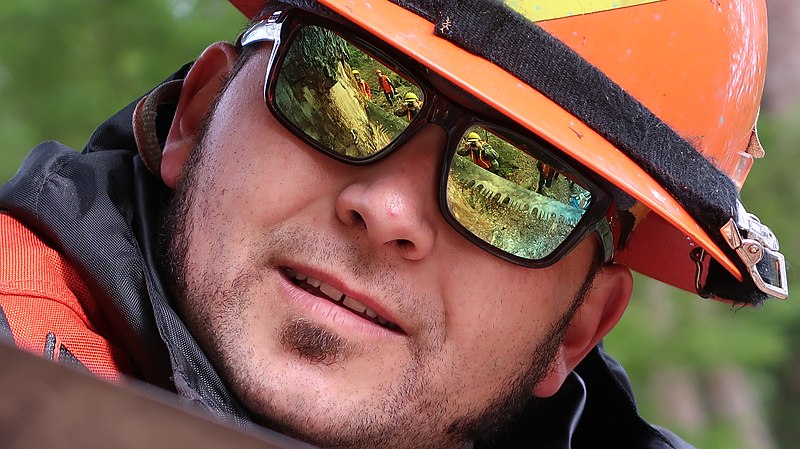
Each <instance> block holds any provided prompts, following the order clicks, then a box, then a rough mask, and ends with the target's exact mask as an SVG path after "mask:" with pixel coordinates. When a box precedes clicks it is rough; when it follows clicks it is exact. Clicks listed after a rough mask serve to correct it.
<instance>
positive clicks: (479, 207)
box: [446, 126, 592, 260]
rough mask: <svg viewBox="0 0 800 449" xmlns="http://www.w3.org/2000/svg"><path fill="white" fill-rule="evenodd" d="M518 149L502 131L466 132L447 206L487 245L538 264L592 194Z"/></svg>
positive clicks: (451, 174) (452, 169)
mask: <svg viewBox="0 0 800 449" xmlns="http://www.w3.org/2000/svg"><path fill="white" fill-rule="evenodd" d="M521 147H522V144H520V143H515V140H514V139H513V138H511V137H509V136H507V135H504V134H503V132H502V131H496V132H495V131H492V130H489V129H487V128H484V127H479V126H475V127H472V128H470V129H468V130H467V131H466V132H465V133H464V135H463V137H462V138H461V141H460V143H459V147H458V149H457V151H456V152H455V154H454V156H453V160H452V161H451V164H450V171H449V173H448V177H447V192H446V198H447V207H448V208H449V210H450V213H451V214H452V215H453V217H454V218H455V219H456V220H457V221H458V222H459V223H460V224H461V225H462V226H463V227H464V228H466V229H467V230H468V231H469V232H471V233H472V234H474V235H475V236H476V237H478V238H480V239H481V240H483V241H485V242H487V243H488V244H490V245H492V246H494V247H496V248H499V249H501V250H503V251H505V252H507V253H510V254H513V255H515V256H518V257H522V258H525V259H529V260H540V259H544V258H545V257H547V256H548V255H550V254H551V253H552V252H553V251H554V250H555V249H556V248H557V247H558V246H559V245H561V244H562V243H563V242H564V240H565V239H566V238H567V237H568V236H569V235H570V233H572V231H574V230H575V228H576V227H577V225H578V222H579V221H580V220H581V217H583V214H584V213H585V212H586V210H587V209H588V208H589V205H590V204H591V202H592V194H591V192H589V191H588V190H586V189H585V188H584V187H582V186H581V185H579V184H578V183H577V182H576V181H575V180H574V179H573V178H571V177H570V176H569V175H568V174H567V173H565V172H563V171H560V170H558V169H556V168H554V167H553V166H551V165H548V164H546V163H544V162H542V161H540V160H539V159H537V158H536V157H534V156H531V154H529V153H528V152H526V151H523V150H522V148H521Z"/></svg>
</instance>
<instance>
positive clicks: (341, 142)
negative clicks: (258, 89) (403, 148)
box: [275, 26, 406, 158]
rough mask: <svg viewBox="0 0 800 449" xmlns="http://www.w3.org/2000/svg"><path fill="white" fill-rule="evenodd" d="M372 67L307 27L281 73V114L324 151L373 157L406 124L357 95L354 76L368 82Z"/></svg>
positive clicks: (336, 39)
mask: <svg viewBox="0 0 800 449" xmlns="http://www.w3.org/2000/svg"><path fill="white" fill-rule="evenodd" d="M354 55H355V57H354ZM369 66H380V64H379V63H377V61H375V60H374V59H372V58H370V57H369V56H368V55H366V54H365V53H363V52H361V51H360V50H358V49H357V48H356V47H355V46H353V45H352V44H349V43H347V42H346V41H345V40H343V39H342V38H341V37H339V36H338V35H336V34H335V33H333V32H331V31H329V30H325V29H322V28H319V27H316V26H307V27H304V28H303V29H301V30H300V31H299V32H298V34H297V36H296V38H295V40H294V41H293V42H292V46H291V48H290V49H289V50H288V51H287V53H286V57H285V59H284V61H283V64H282V66H281V70H280V72H279V76H278V80H277V88H276V92H275V97H276V98H275V101H276V104H277V107H278V110H279V111H280V112H281V113H282V114H283V115H284V116H285V117H286V118H287V119H288V120H289V121H290V122H292V123H293V124H294V125H295V126H297V127H298V128H299V129H301V130H302V131H303V132H305V133H306V134H307V135H308V136H309V137H311V138H312V139H314V140H316V141H317V142H319V143H320V144H322V145H323V146H325V147H328V148H331V149H333V150H334V151H336V152H338V153H340V154H342V155H347V156H350V157H354V158H359V157H367V156H370V155H372V154H374V153H375V152H377V151H379V150H381V149H383V148H385V147H386V145H388V144H389V142H391V141H392V140H393V139H394V138H395V137H396V136H397V134H398V133H399V132H400V131H402V129H404V128H405V126H406V124H405V123H403V121H402V120H401V119H399V118H398V117H395V116H394V115H392V113H391V111H383V110H381V109H380V108H378V107H375V105H374V103H373V102H370V101H368V100H366V99H365V98H364V97H363V95H360V94H359V91H358V86H357V85H356V82H355V78H353V75H352V71H353V69H357V70H359V71H360V72H361V74H363V75H362V78H367V76H366V74H365V71H366V70H368V68H367V67H369ZM381 67H382V66H381Z"/></svg>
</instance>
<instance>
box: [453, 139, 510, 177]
mask: <svg viewBox="0 0 800 449" xmlns="http://www.w3.org/2000/svg"><path fill="white" fill-rule="evenodd" d="M458 154H460V155H461V156H469V157H470V158H471V159H472V162H474V163H475V164H476V165H478V166H479V167H481V168H485V169H486V170H489V171H490V172H492V173H497V169H498V168H500V164H498V163H497V152H496V151H494V149H493V148H492V147H491V145H489V144H488V143H486V142H485V141H482V140H481V136H479V135H478V133H476V132H475V131H472V132H470V133H469V134H467V137H466V139H464V143H463V144H462V145H461V148H459V149H458Z"/></svg>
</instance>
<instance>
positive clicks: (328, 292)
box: [288, 270, 391, 325]
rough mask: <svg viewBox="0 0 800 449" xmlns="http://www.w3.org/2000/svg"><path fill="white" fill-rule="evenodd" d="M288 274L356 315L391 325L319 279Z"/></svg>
mask: <svg viewBox="0 0 800 449" xmlns="http://www.w3.org/2000/svg"><path fill="white" fill-rule="evenodd" d="M288 274H289V276H290V277H292V278H293V279H295V280H297V281H305V282H306V283H307V284H309V285H311V286H313V287H316V288H318V289H319V291H320V292H322V293H323V294H324V295H325V296H327V297H328V298H330V299H331V300H333V301H335V302H338V303H339V304H341V305H343V306H345V307H347V308H348V309H350V310H352V311H354V312H356V313H363V314H365V315H367V316H368V317H370V318H372V319H374V320H375V321H377V322H378V323H380V324H382V325H388V324H391V323H390V322H389V321H387V320H386V319H384V318H383V317H381V316H378V314H377V313H376V312H375V311H374V310H372V309H370V308H369V307H367V306H365V305H364V304H361V303H360V302H358V301H357V300H355V299H353V298H351V297H349V296H345V294H344V293H342V292H341V291H339V289H337V288H336V287H333V286H331V285H329V284H326V283H323V282H322V281H320V280H319V279H316V278H313V277H311V276H309V275H307V274H304V273H298V272H295V271H294V270H288Z"/></svg>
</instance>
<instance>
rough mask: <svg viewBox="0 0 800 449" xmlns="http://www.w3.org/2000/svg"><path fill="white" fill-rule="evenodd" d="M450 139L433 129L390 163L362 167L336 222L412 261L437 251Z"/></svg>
mask: <svg viewBox="0 0 800 449" xmlns="http://www.w3.org/2000/svg"><path fill="white" fill-rule="evenodd" d="M445 141H446V137H445V133H444V130H442V129H441V128H440V127H438V126H432V125H428V126H426V127H425V128H423V129H422V130H420V131H419V132H418V133H417V134H416V135H415V136H413V137H412V138H411V139H410V140H409V141H408V142H406V143H405V144H404V145H403V146H402V147H400V148H398V149H397V150H395V152H394V153H393V154H391V155H389V156H388V157H387V158H386V159H384V160H382V161H379V162H376V163H375V164H372V165H368V166H365V167H361V168H360V169H359V171H361V173H360V174H359V176H358V177H357V178H356V179H355V180H354V181H353V182H352V183H350V184H348V185H347V186H346V187H345V188H344V189H343V190H342V192H341V193H340V194H339V196H338V198H337V200H336V216H337V218H339V220H340V221H341V222H342V223H344V224H345V225H347V226H354V227H361V228H363V230H359V231H358V232H364V233H365V234H366V236H367V238H368V240H369V242H370V244H372V245H374V246H375V247H378V248H386V249H391V250H392V251H396V252H397V253H398V254H399V255H400V256H401V257H403V258H405V259H408V260H421V259H423V258H424V257H425V256H427V255H428V254H430V252H431V250H432V249H433V246H434V243H435V240H436V234H437V232H438V226H439V223H442V222H443V221H444V220H443V219H441V217H440V214H439V208H438V196H437V189H438V174H439V170H440V164H441V160H442V152H443V151H444V146H445Z"/></svg>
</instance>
